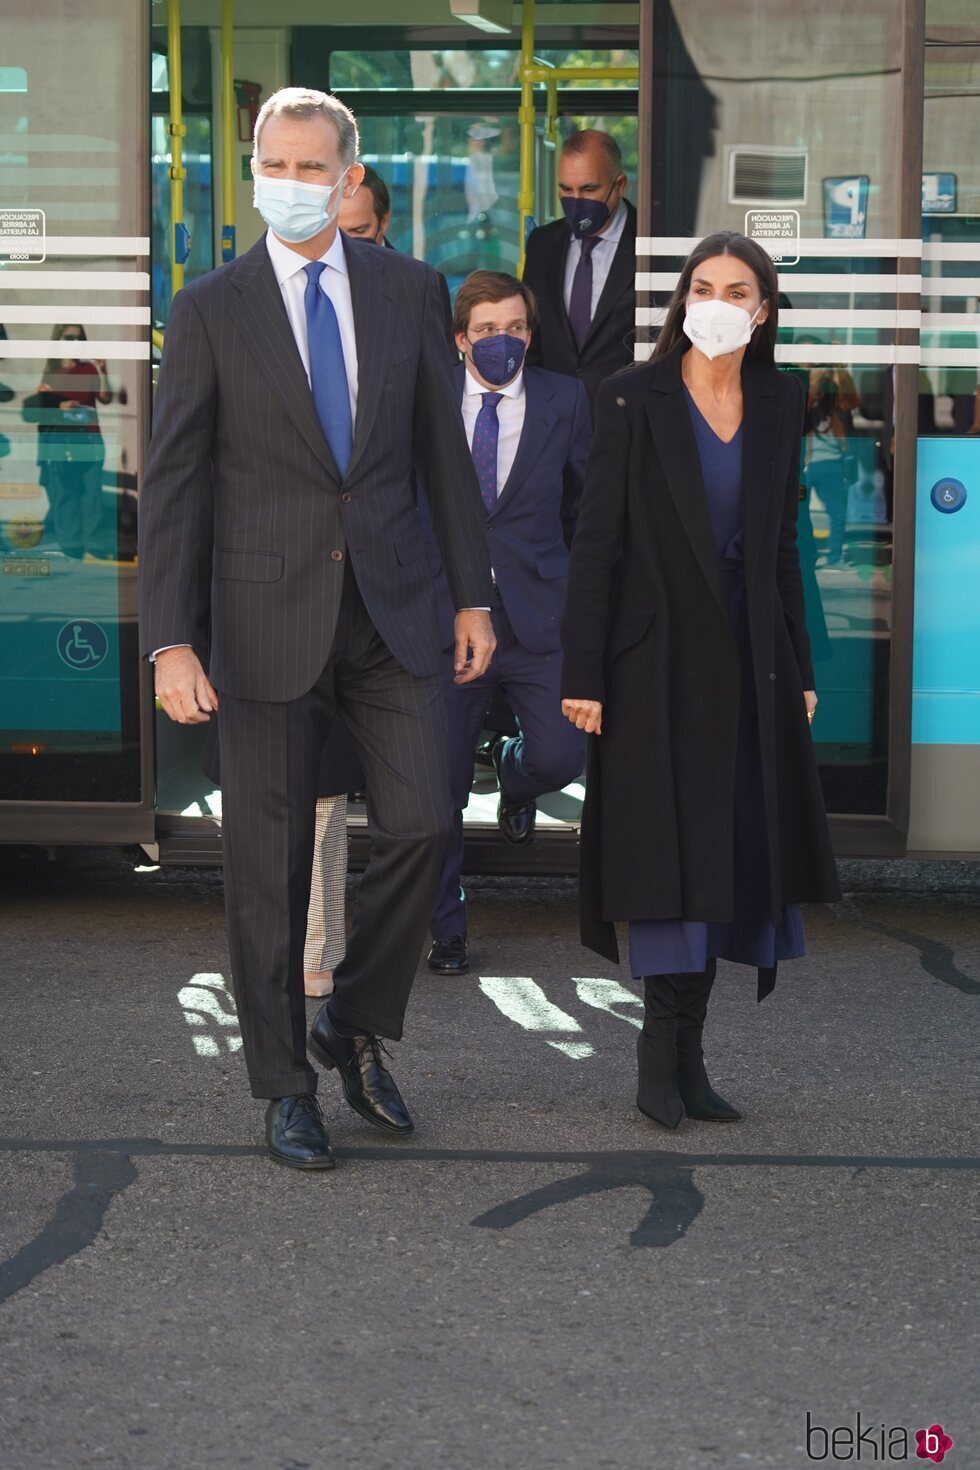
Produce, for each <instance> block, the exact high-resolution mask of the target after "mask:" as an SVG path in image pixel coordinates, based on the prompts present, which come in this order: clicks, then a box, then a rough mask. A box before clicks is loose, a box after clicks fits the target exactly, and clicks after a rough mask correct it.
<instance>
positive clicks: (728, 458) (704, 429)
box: [630, 387, 805, 976]
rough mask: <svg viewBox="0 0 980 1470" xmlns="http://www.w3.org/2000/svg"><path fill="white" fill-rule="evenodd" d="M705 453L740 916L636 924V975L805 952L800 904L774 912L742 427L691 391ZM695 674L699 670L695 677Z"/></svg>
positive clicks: (736, 912) (764, 965) (762, 965)
mask: <svg viewBox="0 0 980 1470" xmlns="http://www.w3.org/2000/svg"><path fill="white" fill-rule="evenodd" d="M684 394H685V397H686V399H687V406H688V410H689V412H690V415H691V423H692V425H693V428H694V436H695V438H696V439H697V444H698V453H699V455H700V458H701V470H702V473H703V477H704V487H705V491H706V493H707V497H708V514H709V515H710V517H711V529H712V533H713V535H714V542H715V550H716V551H717V553H718V563H719V571H720V573H721V585H722V591H723V593H724V597H725V604H726V606H727V608H728V617H729V620H730V622H731V625H732V631H733V632H734V634H735V638H736V641H737V643H738V649H739V654H740V657H741V664H742V686H741V701H740V705H739V717H738V747H737V753H736V758H735V813H734V817H735V820H734V834H735V840H734V848H735V850H734V854H733V869H732V871H733V908H732V913H733V918H732V922H731V923H730V924H716V923H702V922H695V921H691V920H687V919H683V918H680V917H678V918H676V919H642V920H633V921H632V922H631V923H630V969H631V971H632V973H633V974H634V975H635V976H641V975H670V974H691V973H694V972H697V971H702V970H704V968H705V966H706V965H707V963H708V961H709V960H710V959H723V960H735V961H737V962H738V963H740V964H744V965H752V966H754V967H755V968H756V969H760V970H771V969H772V968H773V967H774V966H775V965H776V963H777V961H779V960H792V959H798V958H799V957H800V956H801V955H802V954H804V953H805V944H804V939H803V920H802V918H801V916H800V911H799V909H798V908H797V907H796V905H795V904H794V905H792V906H791V907H789V908H785V909H784V910H783V916H782V921H781V923H780V924H779V925H778V926H775V925H774V924H773V922H772V919H771V918H770V915H769V902H768V897H767V894H768V887H769V884H768V862H769V857H768V850H767V842H766V826H765V812H764V808H763V796H762V762H761V757H760V754H759V718H758V711H757V707H756V700H755V681H754V677H753V673H752V653H751V646H750V643H749V625H748V615H747V610H746V606H745V564H744V559H743V554H742V429H741V426H739V429H738V432H737V433H736V434H735V437H734V438H733V439H731V440H730V441H729V442H728V443H727V444H726V443H725V442H724V440H723V439H719V437H718V435H717V434H716V433H715V431H714V430H713V429H712V427H711V425H710V424H709V423H708V421H707V419H705V417H704V415H703V414H702V413H701V411H700V409H699V408H698V406H697V404H696V403H695V402H694V399H693V398H692V397H691V394H690V393H689V392H688V390H687V388H686V387H685V389H684ZM695 677H696V675H695Z"/></svg>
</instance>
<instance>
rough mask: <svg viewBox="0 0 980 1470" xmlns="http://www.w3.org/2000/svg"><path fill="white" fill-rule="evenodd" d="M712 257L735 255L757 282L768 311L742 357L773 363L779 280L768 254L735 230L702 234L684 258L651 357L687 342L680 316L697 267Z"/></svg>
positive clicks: (685, 306)
mask: <svg viewBox="0 0 980 1470" xmlns="http://www.w3.org/2000/svg"><path fill="white" fill-rule="evenodd" d="M715 255H735V256H737V257H738V259H739V260H740V261H742V263H743V264H744V265H747V266H748V267H749V270H750V271H751V272H752V274H753V275H754V276H755V278H756V280H757V281H758V282H759V290H760V291H761V293H762V300H763V301H764V302H767V303H768V306H769V312H768V315H767V316H766V319H765V321H764V322H760V324H759V325H758V326H757V327H756V328H755V330H754V331H753V333H752V338H751V341H750V342H749V345H748V347H747V348H746V349H745V358H746V361H747V362H766V363H771V362H774V361H775V357H776V330H777V328H778V326H779V277H778V275H777V274H776V267H775V266H774V265H773V263H772V259H771V257H770V256H769V254H768V252H767V251H766V250H764V249H763V248H762V246H761V245H759V244H758V243H757V242H756V241H755V240H750V239H749V238H748V236H746V235H740V234H739V233H738V232H737V231H736V230H716V231H715V233H714V234H713V235H705V237H704V239H703V240H702V241H701V243H700V244H699V245H695V247H694V249H693V250H692V251H691V253H690V255H689V256H688V257H687V260H686V261H685V262H684V268H683V270H682V271H681V274H680V280H679V281H678V282H677V287H676V289H675V291H674V294H673V296H672V297H671V301H670V305H669V307H668V308H667V316H666V319H665V321H664V324H663V326H662V327H661V328H660V336H659V337H658V338H657V343H656V346H655V347H654V349H653V355H654V357H663V356H664V354H665V353H667V352H670V351H671V349H672V348H674V347H676V346H677V345H678V343H679V342H686V341H687V338H686V337H685V335H684V315H685V313H686V311H687V297H688V292H689V291H690V289H691V281H692V279H693V277H694V272H695V271H696V270H697V268H698V266H699V265H703V264H704V262H705V261H706V260H711V259H712V257H713V256H715Z"/></svg>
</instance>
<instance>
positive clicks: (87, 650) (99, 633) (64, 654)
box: [58, 618, 109, 672]
mask: <svg viewBox="0 0 980 1470" xmlns="http://www.w3.org/2000/svg"><path fill="white" fill-rule="evenodd" d="M108 652H109V640H108V638H107V637H106V635H105V630H104V629H103V628H102V627H100V625H99V624H98V623H91V622H87V621H85V620H84V619H81V618H79V620H78V621H77V622H74V621H73V622H70V623H65V625H64V627H63V628H61V629H60V630H59V632H58V657H59V658H60V659H61V662H62V663H63V664H67V665H68V667H69V668H70V669H78V670H79V671H81V672H85V671H87V670H89V669H97V668H98V667H99V664H101V663H103V662H104V661H105V657H106V654H107V653H108Z"/></svg>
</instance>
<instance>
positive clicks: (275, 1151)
mask: <svg viewBox="0 0 980 1470" xmlns="http://www.w3.org/2000/svg"><path fill="white" fill-rule="evenodd" d="M265 1141H266V1143H267V1144H268V1145H269V1152H270V1154H271V1155H272V1157H273V1158H274V1159H275V1161H276V1163H277V1164H286V1165H288V1167H289V1168H290V1169H333V1168H335V1167H336V1163H337V1160H336V1159H335V1158H334V1155H333V1150H332V1149H331V1147H330V1139H329V1137H328V1136H327V1129H326V1125H325V1124H324V1121H323V1114H322V1113H321V1112H320V1107H319V1104H318V1103H317V1100H316V1098H315V1097H314V1096H313V1094H312V1092H298V1093H294V1094H293V1095H292V1096H290V1097H274V1098H273V1099H272V1101H271V1102H270V1103H269V1106H268V1107H267V1108H266V1110H265Z"/></svg>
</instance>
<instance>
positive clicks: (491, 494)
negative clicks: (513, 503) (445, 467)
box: [472, 393, 504, 512]
mask: <svg viewBox="0 0 980 1470" xmlns="http://www.w3.org/2000/svg"><path fill="white" fill-rule="evenodd" d="M503 396H504V395H503V394H502V393H484V395H483V407H482V408H481V409H480V412H479V413H478V414H477V416H476V423H475V424H474V426H473V449H472V453H473V463H474V465H475V466H476V477H477V479H478V480H479V482H480V494H481V495H482V496H483V504H484V505H485V506H486V508H487V511H488V512H489V511H492V510H493V509H494V507H495V506H496V504H497V436H498V434H499V433H500V425H499V424H498V422H497V404H498V403H499V402H500V400H501V398H503Z"/></svg>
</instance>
